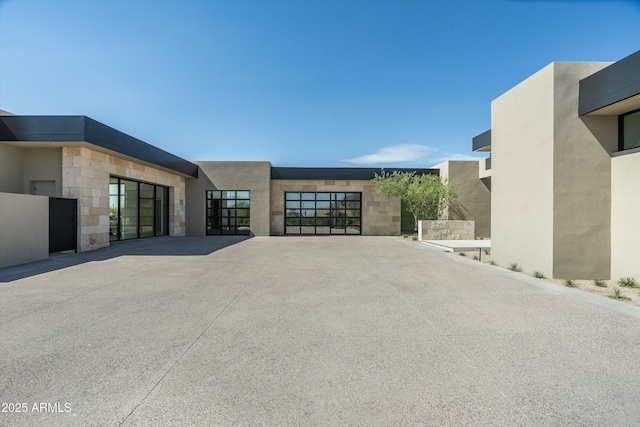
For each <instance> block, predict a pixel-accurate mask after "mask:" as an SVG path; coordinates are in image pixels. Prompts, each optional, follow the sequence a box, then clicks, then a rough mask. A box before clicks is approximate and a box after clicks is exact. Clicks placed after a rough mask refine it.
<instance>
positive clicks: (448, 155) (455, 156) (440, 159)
mask: <svg viewBox="0 0 640 427" xmlns="http://www.w3.org/2000/svg"><path fill="white" fill-rule="evenodd" d="M487 154H488V153H487ZM486 157H489V156H488V155H485V156H472V155H469V154H457V153H440V155H439V156H438V157H434V158H432V159H431V162H432V163H433V164H432V165H431V166H435V165H439V164H440V163H443V162H446V161H447V160H482V159H484V158H486Z"/></svg>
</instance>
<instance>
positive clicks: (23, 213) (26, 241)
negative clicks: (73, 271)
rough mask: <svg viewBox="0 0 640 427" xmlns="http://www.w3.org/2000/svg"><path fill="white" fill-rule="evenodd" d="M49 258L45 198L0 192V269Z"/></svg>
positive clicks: (47, 214)
mask: <svg viewBox="0 0 640 427" xmlns="http://www.w3.org/2000/svg"><path fill="white" fill-rule="evenodd" d="M48 257H49V198H48V197H46V196H32V195H29V194H12V193H0V268H4V267H10V266H12V265H18V264H24V263H26V262H31V261H39V260H41V259H46V258H48Z"/></svg>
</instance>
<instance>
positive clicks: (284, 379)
mask: <svg viewBox="0 0 640 427" xmlns="http://www.w3.org/2000/svg"><path fill="white" fill-rule="evenodd" d="M638 337H640V309H639V308H637V307H632V306H629V305H626V304H624V303H620V302H617V301H613V300H610V299H607V298H604V297H600V296H596V295H592V294H587V293H584V292H580V291H577V290H574V289H569V288H562V287H559V286H555V285H553V284H550V283H546V282H542V281H539V280H537V279H533V278H530V277H527V276H524V275H522V274H518V273H512V272H509V271H506V270H504V269H501V268H498V267H492V266H489V265H485V264H481V263H478V262H474V261H472V260H470V259H466V258H463V257H459V256H452V255H451V254H447V253H444V252H442V250H440V249H435V248H432V247H429V246H427V245H424V244H421V243H418V242H413V241H409V240H406V239H402V238H392V237H292V238H290V237H264V238H252V239H238V238H234V237H219V238H168V237H166V238H157V239H141V240H138V241H132V242H122V243H118V244H114V245H112V246H111V247H110V248H108V249H106V250H104V251H96V252H93V253H84V254H72V255H64V256H61V257H54V258H53V259H51V260H49V261H48V262H44V263H39V264H33V265H27V266H22V267H15V268H13V269H5V270H0V343H1V350H2V357H1V358H0V378H1V379H2V380H1V382H0V401H1V402H3V405H4V403H7V404H8V403H14V404H15V403H20V404H21V403H25V404H26V408H27V409H28V410H27V411H26V413H15V412H2V413H0V425H2V426H14V425H46V426H56V425H60V426H69V425H77V426H90V425H94V426H105V425H124V426H160V425H162V426H167V425H175V426H184V425H210V426H213V425H322V426H325V425H326V426H335V425H363V426H371V425H381V426H388V425H427V426H442V425H451V426H459V425H486V426H515V425H525V426H540V425H547V426H569V425H638V424H639V423H640V404H639V402H640V387H639V386H638V384H640V371H639V370H638V369H637V366H638V365H637V364H638V360H640V338H638ZM41 403H45V404H49V405H50V406H49V407H48V408H49V409H51V411H45V412H36V411H34V410H33V408H34V404H38V405H39V404H41ZM3 407H4V406H3ZM12 407H13V408H15V405H14V406H12ZM45 407H46V406H45ZM7 409H9V406H7ZM54 409H56V410H54ZM67 409H69V410H68V411H67Z"/></svg>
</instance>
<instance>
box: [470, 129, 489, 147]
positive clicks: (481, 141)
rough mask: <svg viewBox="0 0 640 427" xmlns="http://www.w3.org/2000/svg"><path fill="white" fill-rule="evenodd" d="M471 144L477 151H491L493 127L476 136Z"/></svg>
mask: <svg viewBox="0 0 640 427" xmlns="http://www.w3.org/2000/svg"><path fill="white" fill-rule="evenodd" d="M471 145H472V147H473V150H472V151H475V152H484V151H491V129H489V130H488V131H485V132H482V133H481V134H480V135H477V136H474V137H473V139H472V140H471Z"/></svg>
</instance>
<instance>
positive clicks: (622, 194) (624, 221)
mask: <svg viewBox="0 0 640 427" xmlns="http://www.w3.org/2000/svg"><path fill="white" fill-rule="evenodd" d="M634 151H635V152H630V153H621V154H620V155H618V156H615V157H613V158H612V159H611V278H612V279H615V280H617V279H619V278H620V277H634V278H636V279H638V280H640V261H639V260H640V257H639V256H638V250H639V249H640V248H639V245H640V221H639V220H638V212H640V185H639V184H640V150H637V151H636V150H634Z"/></svg>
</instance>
